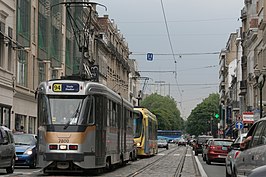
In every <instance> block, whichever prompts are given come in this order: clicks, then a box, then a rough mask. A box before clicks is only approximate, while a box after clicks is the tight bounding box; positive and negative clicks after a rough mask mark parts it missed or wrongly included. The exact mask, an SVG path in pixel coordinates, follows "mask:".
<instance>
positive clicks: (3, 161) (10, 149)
mask: <svg viewBox="0 0 266 177" xmlns="http://www.w3.org/2000/svg"><path fill="white" fill-rule="evenodd" d="M15 159H16V152H15V144H14V138H13V134H12V132H11V131H10V130H9V129H8V128H7V127H5V126H0V168H4V169H6V172H7V173H13V172H14V166H15Z"/></svg>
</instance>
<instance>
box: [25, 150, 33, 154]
mask: <svg viewBox="0 0 266 177" xmlns="http://www.w3.org/2000/svg"><path fill="white" fill-rule="evenodd" d="M24 154H26V155H31V154H32V149H28V150H26V151H25V152H24Z"/></svg>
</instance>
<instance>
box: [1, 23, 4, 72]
mask: <svg viewBox="0 0 266 177" xmlns="http://www.w3.org/2000/svg"><path fill="white" fill-rule="evenodd" d="M4 34H5V24H4V23H3V22H1V21H0V67H3V65H4V59H5V55H4V51H5V50H4V47H5V43H4V38H5V36H4Z"/></svg>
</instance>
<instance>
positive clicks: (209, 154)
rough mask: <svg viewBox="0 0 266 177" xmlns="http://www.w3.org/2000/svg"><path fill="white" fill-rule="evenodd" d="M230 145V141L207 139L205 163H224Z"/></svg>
mask: <svg viewBox="0 0 266 177" xmlns="http://www.w3.org/2000/svg"><path fill="white" fill-rule="evenodd" d="M232 143H233V140H231V139H222V138H212V139H209V140H208V143H207V145H206V157H205V159H206V163H207V164H208V165H209V164H211V162H225V159H226V157H227V154H228V152H229V149H230V146H231V144H232Z"/></svg>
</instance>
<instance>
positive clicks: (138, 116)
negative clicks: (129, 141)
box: [134, 112, 143, 138]
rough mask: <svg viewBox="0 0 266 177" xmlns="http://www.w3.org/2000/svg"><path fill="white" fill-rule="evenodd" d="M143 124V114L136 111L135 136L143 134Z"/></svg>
mask: <svg viewBox="0 0 266 177" xmlns="http://www.w3.org/2000/svg"><path fill="white" fill-rule="evenodd" d="M142 126H143V124H142V114H141V113H140V112H134V138H138V137H140V136H141V133H142V129H143V128H142Z"/></svg>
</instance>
